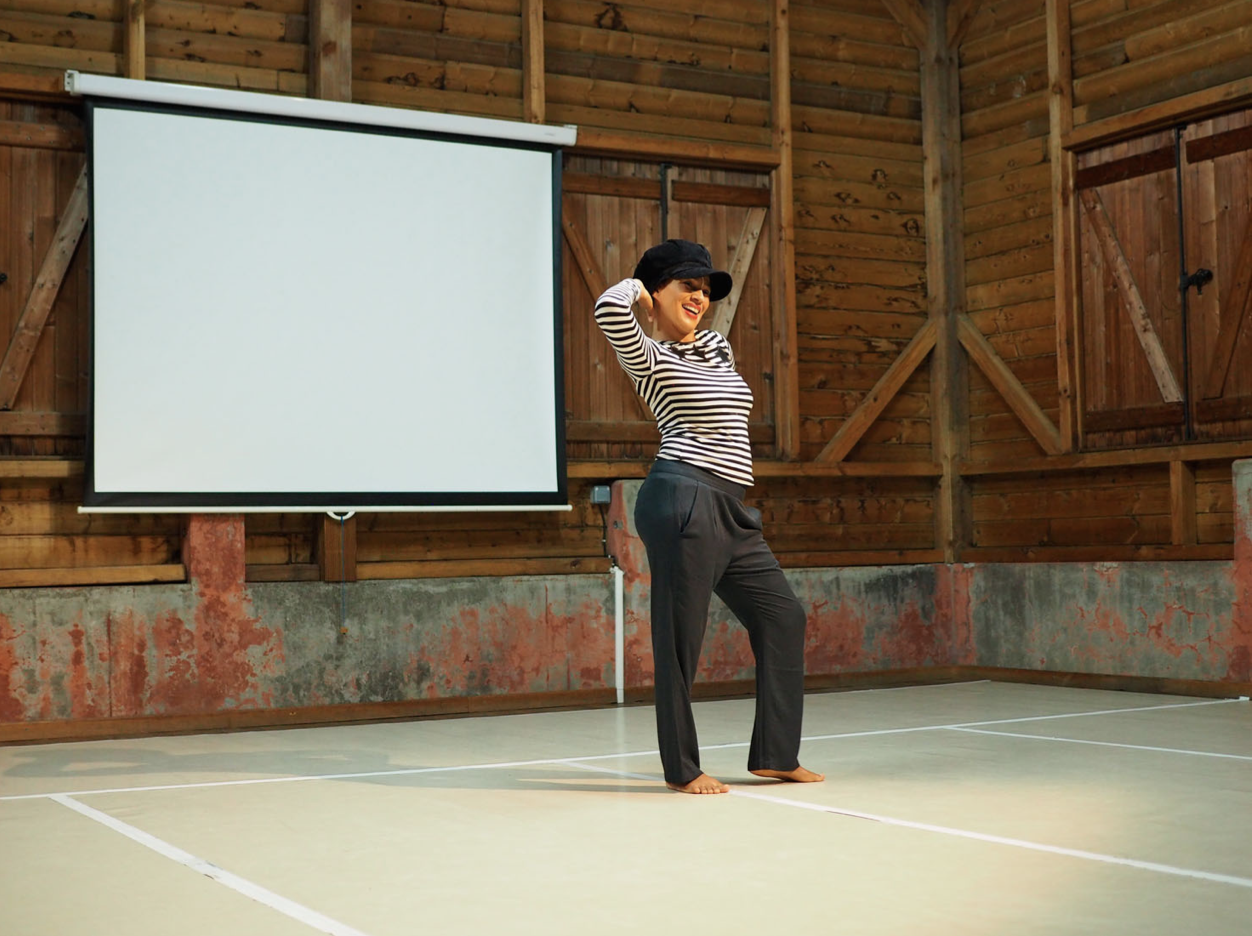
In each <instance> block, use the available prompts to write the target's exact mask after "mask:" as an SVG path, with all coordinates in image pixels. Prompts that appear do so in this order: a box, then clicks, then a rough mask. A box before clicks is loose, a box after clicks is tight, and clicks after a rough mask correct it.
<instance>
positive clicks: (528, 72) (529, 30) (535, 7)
mask: <svg viewBox="0 0 1252 936" xmlns="http://www.w3.org/2000/svg"><path fill="white" fill-rule="evenodd" d="M543 76H544V58H543V0H522V118H523V119H524V120H526V121H527V122H528V123H543V122H544V119H545V104H546V100H547V93H546V91H545V86H544V80H543Z"/></svg>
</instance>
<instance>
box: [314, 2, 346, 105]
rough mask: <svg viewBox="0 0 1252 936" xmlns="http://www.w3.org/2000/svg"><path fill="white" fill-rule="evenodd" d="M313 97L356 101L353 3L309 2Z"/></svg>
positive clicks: (326, 99) (327, 99)
mask: <svg viewBox="0 0 1252 936" xmlns="http://www.w3.org/2000/svg"><path fill="white" fill-rule="evenodd" d="M309 97H314V98H321V99H322V100H325V101H351V100H352V0H309Z"/></svg>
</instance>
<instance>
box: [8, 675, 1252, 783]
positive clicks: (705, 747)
mask: <svg viewBox="0 0 1252 936" xmlns="http://www.w3.org/2000/svg"><path fill="white" fill-rule="evenodd" d="M1238 701H1240V700H1239V699H1213V700H1208V701H1204V702H1175V703H1171V704H1168V705H1139V706H1131V707H1129V708H1120V709H1102V710H1100V711H1095V712H1064V713H1061V714H1059V715H1033V716H1030V717H1026V718H1001V719H995V720H992V721H978V722H958V723H956V724H951V725H918V726H916V727H913V728H881V729H876V730H871V731H847V732H842V733H840V734H828V735H808V736H806V737H804V738H801V741H806V742H807V741H835V740H839V739H841V738H868V737H876V736H879V735H895V734H912V733H914V732H919V731H944V730H950V729H955V728H977V727H982V726H985V725H1008V724H1015V723H1018V722H1033V721H1048V720H1049V719H1056V718H1084V717H1086V716H1088V715H1120V714H1125V713H1130V712H1150V711H1159V710H1161V709H1175V708H1193V707H1195V706H1201V705H1226V704H1228V703H1231V702H1238ZM748 746H749V742H747V741H732V742H729V743H727V744H702V745H701V746H700V750H702V751H720V750H731V749H734V748H746V747H748ZM658 753H660V752H658V751H656V750H655V749H654V750H650V751H619V752H615V753H611V754H588V755H582V756H578V757H544V758H538V759H536V760H519V761H499V762H496V763H489V764H457V765H454V766H450V767H404V768H399V769H396V770H367V771H360V772H354V773H338V774H311V775H307V776H285V777H258V778H253V779H249V780H205V781H203V782H199V783H165V784H154V785H152V786H133V787H107V788H100V789H94V790H69V791H65V792H63V793H60V794H54V793H20V794H14V795H9V796H0V802H6V801H9V800H27V799H47V798H48V797H50V796H57V795H62V796H98V795H101V794H105V793H153V792H157V791H159V790H198V789H207V788H210V787H230V786H257V785H259V784H264V783H300V782H304V781H309V780H363V779H368V778H370V777H403V776H410V775H414V774H428V773H451V772H454V771H458V770H496V769H503V768H508V767H534V766H539V765H543V764H556V763H568V762H572V761H591V760H614V759H617V758H623V757H654V756H656V755H657V754H658Z"/></svg>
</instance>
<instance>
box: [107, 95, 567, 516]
mask: <svg viewBox="0 0 1252 936" xmlns="http://www.w3.org/2000/svg"><path fill="white" fill-rule="evenodd" d="M87 103H88V128H89V132H88V138H89V141H90V146H89V160H90V191H91V209H90V211H91V214H90V218H91V222H90V234H91V250H92V261H91V268H92V363H91V388H92V400H91V411H90V431H89V437H88V464H87V484H86V494H85V497H84V508H85V509H88V510H90V509H92V508H96V509H137V510H143V509H153V508H155V509H180V510H187V511H192V510H195V509H206V510H224V509H237V510H240V511H249V510H275V509H283V508H286V509H293V510H295V509H308V510H324V509H361V508H378V509H388V508H390V509H455V508H459V507H465V508H472V507H477V508H492V507H497V508H513V509H519V508H524V507H528V506H532V507H536V508H543V507H555V506H560V505H564V504H565V503H566V481H565V463H564V432H563V427H564V399H563V397H564V393H563V386H562V370H561V365H562V357H563V355H562V348H561V310H560V286H561V278H560V258H561V253H560V241H559V240H558V238H559V237H560V232H561V229H560V221H559V212H560V150H559V149H558V148H556V147H555V146H552V145H548V144H541V143H526V142H516V141H509V140H493V139H489V138H483V137H480V136H475V137H469V136H449V135H446V134H431V133H422V132H414V131H407V130H397V129H392V128H378V127H369V126H360V125H353V124H337V123H336V124H332V123H325V122H311V121H307V120H300V119H293V118H286V117H275V116H272V115H257V114H239V113H231V112H225V111H212V110H204V109H199V108H197V109H187V108H178V107H169V106H164V105H153V104H146V103H136V102H130V101H110V100H106V99H99V98H89V99H88V102H87Z"/></svg>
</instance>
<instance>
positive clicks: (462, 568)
mask: <svg viewBox="0 0 1252 936" xmlns="http://www.w3.org/2000/svg"><path fill="white" fill-rule="evenodd" d="M610 565H611V563H610V560H608V559H602V558H600V557H599V556H585V557H583V556H580V557H576V558H573V559H562V558H554V559H415V560H397V561H395V562H362V563H361V564H360V573H359V574H360V577H361V581H363V582H365V581H371V580H375V579H400V578H462V577H465V578H468V577H474V576H481V575H495V576H505V575H567V574H570V573H575V572H582V573H597V574H599V573H605V572H608V571H609V567H610Z"/></svg>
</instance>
